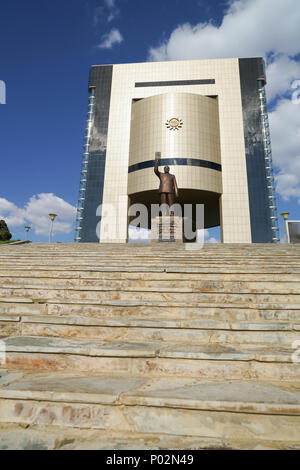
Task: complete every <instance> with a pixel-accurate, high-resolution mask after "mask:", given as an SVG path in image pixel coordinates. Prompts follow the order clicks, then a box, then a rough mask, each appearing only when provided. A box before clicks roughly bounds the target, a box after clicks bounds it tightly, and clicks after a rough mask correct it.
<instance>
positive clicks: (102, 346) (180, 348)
mask: <svg viewBox="0 0 300 470" xmlns="http://www.w3.org/2000/svg"><path fill="white" fill-rule="evenodd" d="M2 341H4V342H5V345H6V363H5V367H6V368H7V369H24V370H25V369H39V370H74V368H76V370H84V371H86V370H95V371H101V373H104V372H106V373H108V374H112V375H115V374H119V373H125V374H126V373H128V372H129V373H130V374H135V375H142V376H144V375H146V376H148V375H149V376H152V375H153V376H157V375H158V376H166V377H170V376H174V374H175V375H181V376H182V377H211V378H215V377H218V378H220V377H224V378H225V379H233V378H234V379H240V378H243V379H245V378H246V377H247V378H249V380H251V379H253V378H255V379H257V378H258V377H259V378H264V379H266V380H267V378H268V380H285V381H287V380H293V381H297V382H298V381H299V380H300V370H299V364H298V363H296V362H293V356H292V354H293V353H294V352H295V349H293V348H292V347H284V346H277V345H270V346H268V347H267V346H266V345H265V344H264V345H262V344H248V345H234V346H233V345H224V344H217V343H216V344H203V345H195V344H189V345H186V344H172V343H169V344H167V345H165V344H161V343H153V342H151V343H150V342H148V343H122V342H118V343H117V342H114V343H112V342H104V341H98V340H97V341H96V340H89V341H86V340H82V339H76V340H70V339H65V338H51V337H7V338H4V337H2Z"/></svg>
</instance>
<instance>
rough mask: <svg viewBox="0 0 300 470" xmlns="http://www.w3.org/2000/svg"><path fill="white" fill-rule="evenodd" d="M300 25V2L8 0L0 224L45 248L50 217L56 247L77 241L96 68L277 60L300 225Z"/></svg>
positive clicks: (282, 154) (283, 189)
mask: <svg viewBox="0 0 300 470" xmlns="http://www.w3.org/2000/svg"><path fill="white" fill-rule="evenodd" d="M283 20H284V21H283ZM299 24H300V4H299V2H298V0H297V1H296V0H284V1H281V0H272V1H271V0H237V1H234V2H227V1H210V2H208V1H197V0H186V1H185V2H182V1H181V0H165V1H156V0H154V1H152V2H148V1H145V0H72V1H71V0H65V1H63V2H62V1H58V0H52V1H51V2H45V1H43V0H40V1H36V0H31V1H30V0H29V1H27V2H24V1H20V0H15V1H14V2H5V3H4V2H2V5H1V11H0V80H1V81H3V82H5V84H6V104H0V155H1V186H0V217H1V218H5V219H6V220H7V221H8V224H9V227H10V229H11V232H12V234H13V236H14V238H24V225H25V224H29V225H31V226H32V230H31V233H30V239H32V240H33V241H46V240H47V232H48V227H49V221H48V217H47V213H48V212H49V211H50V210H51V211H54V212H57V213H58V212H59V213H60V215H61V217H60V220H58V219H57V222H56V227H57V229H56V230H57V231H56V234H55V238H54V239H55V240H58V241H73V237H74V231H73V228H72V218H73V216H74V207H76V203H77V196H78V185H79V174H80V161H81V149H82V144H83V133H84V124H85V114H86V107H87V83H88V74H89V67H90V65H92V64H105V63H122V62H143V61H146V60H178V59H201V58H206V57H211V58H217V57H235V56H240V57H247V56H252V55H263V56H265V57H267V58H268V69H267V71H268V77H269V80H268V81H269V84H268V87H267V90H268V96H269V111H271V113H270V122H271V126H272V127H271V131H272V142H273V153H274V161H275V163H276V173H277V174H278V175H279V176H278V189H279V192H280V194H279V197H278V206H279V212H281V211H283V210H288V211H289V212H290V213H291V216H290V218H292V219H299V218H300V211H299V208H300V206H299V202H300V150H299V149H300V116H299V115H300V113H299V110H300V104H299V103H298V104H297V96H298V95H297V89H298V88H299V89H300V81H299V85H298V84H297V82H295V81H296V80H298V79H299V80H300V62H299V53H300V40H299V39H300V34H299ZM293 83H294V86H295V87H296V88H291V84H293ZM292 93H294V100H293V101H294V102H292V100H291V98H292ZM0 101H1V96H0ZM2 101H3V99H2ZM214 233H215V232H214V231H212V233H211V235H212V236H215V235H214Z"/></svg>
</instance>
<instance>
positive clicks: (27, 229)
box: [25, 225, 31, 241]
mask: <svg viewBox="0 0 300 470" xmlns="http://www.w3.org/2000/svg"><path fill="white" fill-rule="evenodd" d="M30 229H31V227H29V225H26V226H25V230H26V241H28V232H29V230H30Z"/></svg>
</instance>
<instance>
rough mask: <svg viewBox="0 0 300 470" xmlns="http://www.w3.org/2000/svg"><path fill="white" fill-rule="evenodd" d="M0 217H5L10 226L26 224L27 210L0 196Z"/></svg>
mask: <svg viewBox="0 0 300 470" xmlns="http://www.w3.org/2000/svg"><path fill="white" fill-rule="evenodd" d="M0 219H4V220H5V222H6V223H7V225H8V227H17V226H18V225H23V224H25V220H26V217H25V210H24V209H20V208H19V207H17V206H16V205H15V204H14V203H12V202H10V201H8V200H7V199H4V198H3V197H1V198H0Z"/></svg>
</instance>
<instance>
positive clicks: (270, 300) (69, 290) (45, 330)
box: [0, 243, 300, 449]
mask: <svg viewBox="0 0 300 470" xmlns="http://www.w3.org/2000/svg"><path fill="white" fill-rule="evenodd" d="M299 255H300V247H297V246H296V245H294V246H293V245H284V244H280V245H271V244H270V245H264V244H259V245H254V244H253V245H238V244H235V245H223V244H216V245H214V244H207V245H204V247H203V248H202V249H200V248H198V246H197V245H196V244H187V245H185V244H177V243H176V244H175V243H173V244H172V243H163V244H151V245H149V244H127V245H116V244H104V245H96V244H72V243H70V244H60V243H56V244H28V245H19V246H9V245H6V246H1V248H0V266H1V268H0V339H1V341H2V343H0V353H1V345H2V346H3V345H4V343H5V350H6V357H5V362H4V357H2V366H1V365H0V367H1V370H0V423H1V424H0V448H2V449H5V448H9V449H12V448H18V449H259V448H267V449H273V448H274V449H300V353H299V354H298V356H297V349H300V256H299ZM297 341H299V344H298V345H297V343H296V342H297ZM293 354H294V356H293ZM2 356H3V354H2ZM293 357H294V360H293ZM295 357H296V359H297V358H299V363H298V362H297V361H295ZM0 361H1V355H0Z"/></svg>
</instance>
